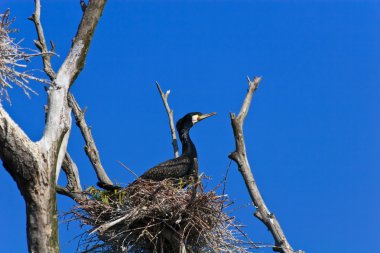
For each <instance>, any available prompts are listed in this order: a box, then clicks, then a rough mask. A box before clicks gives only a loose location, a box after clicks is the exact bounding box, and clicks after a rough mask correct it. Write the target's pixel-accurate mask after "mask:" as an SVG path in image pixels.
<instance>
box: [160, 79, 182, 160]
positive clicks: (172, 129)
mask: <svg viewBox="0 0 380 253" xmlns="http://www.w3.org/2000/svg"><path fill="white" fill-rule="evenodd" d="M156 86H157V89H158V92H159V93H160V95H161V98H162V102H163V103H164V106H165V110H166V113H167V114H168V119H169V126H170V133H171V135H172V145H173V150H174V157H176V158H177V157H178V156H179V153H178V141H177V134H176V132H175V127H174V119H173V110H172V109H170V107H169V103H168V98H169V94H170V90H167V91H166V93H164V92H163V91H162V89H161V87H160V84H159V83H158V82H156Z"/></svg>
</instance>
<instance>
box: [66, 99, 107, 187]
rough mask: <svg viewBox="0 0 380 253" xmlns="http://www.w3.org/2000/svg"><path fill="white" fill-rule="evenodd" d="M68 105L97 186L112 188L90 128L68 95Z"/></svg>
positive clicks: (82, 113)
mask: <svg viewBox="0 0 380 253" xmlns="http://www.w3.org/2000/svg"><path fill="white" fill-rule="evenodd" d="M68 101H69V105H70V107H71V108H72V110H73V114H74V117H75V121H76V124H77V126H78V127H79V129H80V131H81V133H82V136H83V138H84V140H85V142H86V145H85V147H84V150H85V152H86V154H87V156H88V158H89V159H90V162H91V164H92V166H93V168H94V170H95V172H96V176H97V178H98V180H99V183H98V185H100V187H102V186H105V185H106V186H112V185H113V183H112V181H111V179H110V178H109V177H108V176H107V173H106V171H105V169H104V167H103V165H102V163H101V161H100V156H99V151H98V149H97V147H96V145H95V141H94V138H93V137H92V134H91V131H90V128H89V127H88V125H87V123H86V120H85V118H84V112H83V111H82V110H81V108H80V106H79V105H78V103H77V101H76V100H75V98H74V96H73V95H72V94H71V93H70V94H69V96H68Z"/></svg>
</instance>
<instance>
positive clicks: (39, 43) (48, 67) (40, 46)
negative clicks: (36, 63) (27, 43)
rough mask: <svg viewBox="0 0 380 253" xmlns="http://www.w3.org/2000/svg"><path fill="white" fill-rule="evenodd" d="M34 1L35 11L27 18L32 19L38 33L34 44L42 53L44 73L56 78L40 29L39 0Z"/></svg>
mask: <svg viewBox="0 0 380 253" xmlns="http://www.w3.org/2000/svg"><path fill="white" fill-rule="evenodd" d="M34 3H35V6H36V8H35V12H34V13H33V14H32V16H31V17H29V18H28V19H29V20H31V21H33V23H34V26H35V28H36V32H37V35H38V40H35V41H34V44H35V45H36V47H37V48H38V49H39V50H40V51H41V53H42V62H43V65H44V71H45V73H46V74H47V75H48V76H49V78H50V80H54V79H55V78H56V74H55V72H54V70H53V67H52V66H51V62H50V59H51V56H52V54H53V53H52V52H50V51H49V50H48V48H47V46H46V40H45V35H44V31H43V29H42V25H41V19H40V17H41V2H40V0H34ZM50 43H51V45H52V50H51V51H54V44H53V43H52V42H50Z"/></svg>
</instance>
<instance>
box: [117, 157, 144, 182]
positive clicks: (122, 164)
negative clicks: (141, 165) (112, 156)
mask: <svg viewBox="0 0 380 253" xmlns="http://www.w3.org/2000/svg"><path fill="white" fill-rule="evenodd" d="M117 162H118V163H119V164H120V165H121V166H123V167H124V168H125V169H127V170H128V171H129V172H131V173H132V174H133V175H134V176H135V177H136V179H137V178H139V176H138V175H137V174H136V173H135V172H133V170H131V169H130V168H128V167H127V166H126V165H125V164H124V163H122V162H120V161H117Z"/></svg>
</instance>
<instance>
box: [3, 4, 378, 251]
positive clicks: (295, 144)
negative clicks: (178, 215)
mask: <svg viewBox="0 0 380 253" xmlns="http://www.w3.org/2000/svg"><path fill="white" fill-rule="evenodd" d="M42 3H43V10H42V22H43V25H44V28H45V32H46V37H47V39H52V40H53V41H54V42H55V44H56V49H57V53H58V54H59V55H61V57H60V58H55V59H54V62H53V63H54V66H56V67H57V66H59V63H61V61H62V60H63V59H64V57H65V55H66V54H67V52H68V49H69V47H70V41H71V38H73V36H74V34H75V31H76V28H77V24H78V21H79V20H80V16H81V10H80V7H79V1H76V0H75V1H74V0H66V1H47V0H46V1H42ZM6 8H11V11H12V15H13V16H15V17H16V18H17V20H16V23H15V24H14V27H18V28H20V32H19V34H17V35H16V36H17V37H18V38H19V39H21V38H24V39H25V40H24V42H23V43H22V45H24V46H26V47H33V44H32V40H33V39H35V38H36V35H35V32H34V27H33V25H32V23H31V22H30V21H28V20H27V19H26V18H27V17H28V16H30V15H31V14H32V11H33V1H25V0H24V1H20V0H5V1H4V0H2V1H1V2H0V10H5V9H6ZM379 25H380V3H379V2H378V1H364V0H363V1H327V0H326V1H181V2H179V1H162V2H159V1H109V2H108V4H107V6H106V8H105V11H104V15H103V17H102V19H101V21H100V23H99V26H98V29H97V30H96V34H95V37H94V40H93V42H92V44H91V48H90V51H89V55H88V58H87V62H86V66H85V68H84V70H83V72H82V74H81V75H80V76H79V78H78V79H77V81H76V83H75V84H74V86H73V88H72V91H73V92H74V94H75V95H76V97H77V100H78V101H79V103H80V104H81V105H82V106H87V107H88V110H87V120H88V122H89V123H90V124H91V125H92V129H93V134H94V136H95V138H96V142H97V145H98V147H99V150H100V154H101V157H102V161H103V163H104V166H105V167H106V168H107V170H108V173H109V175H110V176H111V177H112V178H113V179H115V180H117V181H118V182H121V183H128V182H130V181H131V180H133V177H132V176H131V174H129V173H128V172H127V171H126V170H125V169H124V168H122V167H120V166H119V165H118V164H117V162H116V161H117V160H120V161H122V162H124V163H125V164H126V165H127V166H129V167H130V168H132V169H133V170H134V171H135V172H136V173H138V174H141V173H142V172H143V171H144V170H146V169H148V168H150V167H152V166H153V165H155V164H157V163H159V162H160V161H163V160H166V159H168V158H170V157H171V156H172V150H171V146H170V135H169V130H168V125H167V118H166V114H165V111H164V109H163V106H162V103H161V100H160V98H159V96H158V93H157V91H156V88H155V86H154V81H155V80H158V81H159V82H160V83H161V85H162V87H163V89H171V91H172V93H171V97H170V104H171V106H172V107H173V108H174V112H175V117H176V119H178V118H179V117H181V116H182V115H184V114H185V113H187V112H190V111H202V112H211V111H216V112H218V115H217V116H216V117H214V118H211V119H209V120H207V121H204V122H202V123H200V124H199V125H197V126H196V127H195V128H194V129H193V130H192V132H191V134H192V138H193V140H194V142H195V144H196V146H197V148H198V154H199V160H200V170H201V171H204V172H205V173H206V174H207V175H209V176H211V177H212V181H210V182H209V184H210V185H215V184H217V183H218V182H219V181H220V180H221V179H222V176H223V175H224V173H225V171H226V168H227V166H228V163H229V160H228V158H227V155H228V153H229V152H231V151H233V149H234V141H233V136H232V130H231V127H230V123H229V116H228V113H229V112H231V111H233V112H237V111H238V110H239V109H240V105H241V102H242V99H243V97H244V95H245V91H246V87H247V83H246V80H245V76H246V75H250V76H253V75H261V76H263V81H262V84H261V86H260V88H259V90H257V92H256V94H255V96H254V101H253V104H252V108H251V111H250V112H249V115H248V118H247V120H246V123H245V133H246V144H247V149H248V155H249V159H250V161H251V165H252V168H253V172H254V175H255V177H256V179H257V182H258V185H259V187H260V190H261V192H262V195H263V196H264V199H265V200H266V202H267V205H268V206H269V208H270V210H271V211H273V212H274V213H275V214H276V216H277V218H278V219H279V221H280V223H281V224H282V227H283V229H284V231H285V233H286V235H287V237H288V239H289V241H290V243H291V244H292V245H293V247H294V248H295V249H303V250H305V251H306V252H308V253H313V252H315V253H321V252H331V253H336V252H379V251H380V245H379V243H378V239H379V237H380V233H379V229H378V228H379V226H380V218H379V213H380V204H379V199H380V187H379V184H380V170H379V166H380V156H379V150H380V134H379V132H380V131H379V129H380V121H379V120H380V110H379V108H380V99H379V98H380V96H379V95H380V61H379V59H380V58H379V57H380V30H379ZM32 66H33V67H35V68H36V67H39V66H40V61H39V60H37V59H35V60H33V62H32ZM33 85H34V87H36V90H37V91H39V93H40V95H39V96H33V98H32V99H28V98H26V97H25V96H24V95H22V92H21V91H19V90H17V89H14V90H12V92H11V98H12V101H13V106H12V107H9V106H6V108H7V110H8V111H9V112H10V114H11V115H12V116H13V117H14V118H15V120H16V121H17V122H18V123H19V124H20V125H21V126H22V127H23V128H24V129H25V131H26V132H27V133H28V134H29V136H30V137H31V138H32V139H34V140H37V139H39V138H40V136H41V133H42V130H43V105H44V104H45V103H46V96H45V95H44V92H43V89H42V88H41V85H39V84H33ZM83 145H84V144H83V140H82V139H81V136H80V134H79V132H78V130H77V129H76V128H75V127H74V128H73V131H72V136H71V139H70V144H69V151H70V153H71V155H72V156H73V158H74V159H75V161H76V162H77V164H78V166H79V168H80V173H81V179H82V182H83V183H84V184H85V185H87V186H89V185H92V184H94V183H95V182H96V178H95V175H94V173H93V171H92V169H91V165H90V164H89V162H88V160H87V158H86V157H85V154H84V152H83ZM60 181H61V182H62V183H63V182H64V180H60ZM0 183H1V185H2V192H1V193H0V203H2V207H1V208H0V216H1V217H2V227H3V229H1V230H0V238H1V245H2V246H1V247H2V248H1V250H0V251H1V252H5V253H8V252H9V253H11V252H15V253H19V252H26V249H27V244H26V237H25V207H24V203H23V200H22V198H21V195H20V194H19V192H18V190H17V187H16V184H15V183H14V182H13V181H12V179H11V177H10V176H9V175H8V174H7V173H6V172H5V170H3V169H2V170H0ZM227 191H228V194H229V195H230V198H231V199H232V200H234V201H236V205H235V206H236V207H242V208H240V209H239V210H238V211H236V212H235V215H236V216H237V218H238V220H240V221H241V222H242V223H244V224H246V225H247V228H246V231H247V233H248V234H249V235H250V237H251V238H252V240H254V241H256V242H272V239H271V237H270V235H269V233H268V232H267V231H266V229H265V227H264V226H263V225H261V224H260V223H259V222H258V221H256V220H255V218H253V217H252V215H251V214H252V213H253V211H254V209H253V207H252V206H249V205H248V206H247V204H249V203H250V200H249V198H248V195H247V193H246V189H245V186H244V184H243V181H242V179H241V176H240V174H239V173H238V171H237V169H236V167H235V165H233V166H232V167H231V172H230V177H229V179H228V186H227ZM72 204H73V203H72V202H71V201H70V200H69V199H67V198H65V197H61V196H60V197H59V210H60V211H61V212H64V211H68V210H69V209H70V207H71V206H72ZM79 233H80V229H79V228H78V226H77V225H76V224H72V225H70V226H69V230H67V229H66V224H62V225H61V227H60V238H61V246H62V252H63V253H71V252H74V250H75V248H76V241H75V240H74V242H70V240H71V239H72V238H73V237H74V236H76V235H78V234H79ZM255 252H264V253H266V252H272V251H271V250H270V249H267V250H257V251H255Z"/></svg>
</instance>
